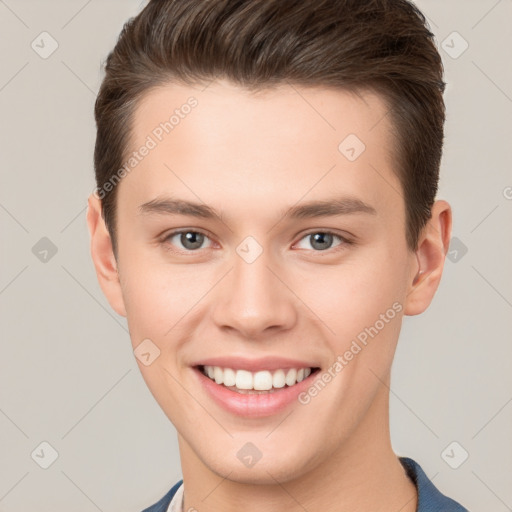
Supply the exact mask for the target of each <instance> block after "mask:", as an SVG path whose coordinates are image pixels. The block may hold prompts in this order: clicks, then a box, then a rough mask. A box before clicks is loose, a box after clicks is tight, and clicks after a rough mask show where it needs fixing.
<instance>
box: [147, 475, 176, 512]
mask: <svg viewBox="0 0 512 512" xmlns="http://www.w3.org/2000/svg"><path fill="white" fill-rule="evenodd" d="M182 483H183V480H180V481H179V482H178V483H177V484H175V485H173V486H172V487H171V489H170V490H169V492H168V493H167V494H166V495H165V496H163V497H162V499H160V500H159V501H157V502H156V503H155V504H154V505H151V506H150V507H148V508H145V509H144V510H143V511H142V512H167V509H168V508H169V504H170V503H171V500H172V498H173V497H174V495H175V494H176V491H177V490H178V489H179V487H180V485H181V484H182Z"/></svg>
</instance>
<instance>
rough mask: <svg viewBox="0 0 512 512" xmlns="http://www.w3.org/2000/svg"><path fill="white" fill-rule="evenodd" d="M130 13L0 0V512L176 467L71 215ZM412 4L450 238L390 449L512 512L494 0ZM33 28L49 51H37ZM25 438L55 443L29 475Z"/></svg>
mask: <svg viewBox="0 0 512 512" xmlns="http://www.w3.org/2000/svg"><path fill="white" fill-rule="evenodd" d="M140 5H141V3H140V1H135V0H133V1H126V0H125V1H120V0H118V1H100V0H92V1H91V0H90V1H84V0H72V1H69V0H68V1H63V0H62V1H60V2H59V1H37V2H36V1H22V0H6V1H0V33H1V34H2V36H1V37H2V44H1V52H2V54H1V63H2V66H1V70H0V105H1V119H2V123H1V137H0V140H1V143H2V151H1V168H2V173H1V176H2V186H1V188H0V224H1V233H2V243H1V246H0V247H1V249H0V251H1V253H0V257H1V265H0V307H1V356H0V510H1V511H5V512H14V511H28V510H34V511H54V512H55V511H65V510H66V511H67V510H73V511H75V512H80V511H84V512H94V511H95V510H101V511H105V512H107V511H128V510H130V511H140V510H141V509H142V508H144V507H145V506H148V505H149V504H151V503H153V502H154V501H156V500H157V499H159V498H160V497H161V496H162V495H163V494H164V493H165V492H166V491H167V490H168V489H169V487H170V486H171V485H172V484H173V483H174V482H175V481H177V480H178V479H179V477H180V467H179V458H178V451H177V443H176V436H175V431H174V427H173V426H172V425H171V424H170V423H169V421H168V420H167V418H166V417H165V416H164V414H163V412H162V411H161V410H160V408H159V407H158V405H157V404H156V402H155V401H154V399H153V397H152V395H151V394H150V392H149V391H148V390H147V389H146V386H145V383H144V381H143V380H142V377H141V376H140V373H139V370H138V367H137V364H136V360H135V358H134V356H133V353H132V351H131V345H130V341H129V337H128V332H127V328H126V322H125V320H124V318H122V317H118V316H117V315H116V314H115V313H114V312H113V311H111V309H110V307H109V305H108V303H107V301H106V300H105V298H104V297H103V295H102V293H101V290H100V288H99V285H98V283H97V281H96V276H95V273H94V268H93V265H92V262H91V260H90V256H89V235H88V232H87V228H86V222H85V212H86V199H87V196H88V194H89V193H90V192H91V191H92V189H93V187H94V181H93V169H92V154H93V146H94V137H95V127H94V120H93V103H94V99H95V94H96V91H97V90H98V87H99V84H100V80H101V76H102V75H101V69H100V66H101V63H102V61H103V59H104V58H105V57H106V55H107V52H108V51H109V50H110V49H111V48H112V47H113V45H114V43H115V41H116V39H117V36H118V34H119V31H120V30H121V27H122V24H123V22H124V21H126V20H127V18H128V17H130V16H133V15H135V14H136V13H137V12H138V11H139V8H140ZM418 5H419V6H420V8H422V10H423V11H424V13H425V14H426V15H427V16H428V18H429V20H430V23H431V27H432V29H433V31H434V33H435V34H436V37H437V39H438V44H439V47H440V52H441V54H442V57H443V60H444V63H445V70H446V81H447V82H448V88H447V92H446V102H447V108H448V119H447V125H446V145H445V154H444V160H443V166H442V179H441V188H440V194H439V197H440V198H444V199H447V200H449V201H450V203H451V204H452V206H453V210H454V216H455V219H454V229H453V236H454V237H455V239H454V240H452V246H451V248H450V254H449V257H450V260H447V262H446V268H445V273H444V276H443V280H442V283H441V286H440V288H439V291H438V293H437V296H436V297H435V299H434V302H433V304H432V305H431V307H430V308H429V310H428V311H427V312H426V313H425V314H423V315H421V316H418V317H408V318H407V317H406V318H405V320H404V325H403V330H402V335H401V339H400V343H399V348H398V352H397V356H396V360H395V363H394V367H393V379H392V385H391V429H392V440H393V446H394V448H395V451H396V452H397V453H398V454H400V455H407V456H410V457H412V458H414V459H416V460H417V461H419V462H420V464H421V465H422V466H423V468H424V470H425V472H426V473H427V475H428V476H429V477H431V478H433V479H434V483H435V484H436V485H437V486H438V487H439V488H440V489H441V490H442V491H443V492H445V493H447V494H449V495H450V496H452V497H453V498H455V499H457V500H459V501H461V502H462V503H463V504H464V505H465V506H467V507H468V508H469V509H471V511H472V512H477V511H488V510H493V511H495V512H502V511H503V512H504V511H506V510H512V439H511V435H510V433H511V432H512V403H511V402H512V372H511V371H510V366H511V365H510V361H511V358H512V348H511V332H512V325H511V324H512V321H511V320H512V314H511V313H512V286H511V284H512V270H511V266H510V261H511V258H510V255H511V254H512V236H511V225H512V224H511V221H512V188H511V187H512V173H511V170H510V147H511V143H512V130H511V121H510V119H511V114H512V71H511V62H512V50H511V49H512V32H511V30H510V23H511V21H512V1H511V0H500V1H496V0H478V1H477V0H473V1H468V0H448V1H447V0H422V1H419V2H418ZM43 31H46V32H48V33H49V34H50V35H51V37H52V38H53V39H54V40H55V41H56V42H57V44H58V48H57V50H56V51H55V52H54V53H53V54H52V55H50V56H48V57H47V58H42V57H41V55H40V53H41V52H43V50H44V51H48V50H49V49H51V44H52V41H51V39H50V38H49V36H46V35H45V36H40V34H41V32H43ZM454 31H456V32H457V33H458V34H460V36H459V35H457V34H453V32H454ZM42 38H45V39H44V43H41V39H42ZM33 41H35V43H34V44H39V47H37V46H36V48H37V50H38V52H39V53H38V52H36V51H35V50H34V49H33V48H32V47H31V44H32V42H33ZM443 41H444V43H443ZM464 41H467V43H468V45H469V46H468V48H467V49H466V50H465V51H464V52H463V53H461V52H462V50H463V49H464V48H465V43H464ZM43 45H44V48H43ZM43 237H47V238H48V239H49V240H51V242H52V244H53V245H54V246H55V248H56V249H57V252H56V254H53V253H52V248H53V245H51V244H49V242H48V241H47V240H43V241H40V240H41V239H42V238H43ZM34 247H35V249H34ZM44 250H48V251H49V252H48V253H45V252H44ZM53 251H55V249H53ZM466 251H467V252H466ZM507 370H508V371H507ZM43 441H46V442H47V443H49V444H50V445H51V446H52V447H53V449H55V450H56V452H57V453H58V457H57V459H56V460H55V461H54V462H53V464H51V465H50V466H49V467H48V468H47V469H43V468H42V467H40V464H44V463H45V462H46V463H49V462H51V459H50V458H49V457H50V449H49V448H48V447H46V446H45V445H43V446H42V447H41V446H40V444H41V443H42V442H43ZM453 442H456V443H457V444H455V445H453V444H452V443H453ZM41 449H42V450H43V451H42V452H41ZM465 452H467V453H468V454H469V457H468V458H467V460H465V461H464V462H463V463H462V464H461V462H462V461H463V459H464V456H465ZM38 454H39V455H38ZM43 454H44V455H43ZM450 465H451V466H459V467H458V468H457V469H453V468H452V467H451V466H450ZM397 512H398V511H397Z"/></svg>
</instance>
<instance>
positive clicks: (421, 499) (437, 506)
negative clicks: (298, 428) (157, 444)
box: [142, 457, 468, 512]
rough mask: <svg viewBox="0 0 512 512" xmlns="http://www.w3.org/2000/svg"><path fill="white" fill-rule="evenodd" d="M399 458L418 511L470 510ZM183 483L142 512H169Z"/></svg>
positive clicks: (412, 464)
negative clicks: (412, 488) (414, 486)
mask: <svg viewBox="0 0 512 512" xmlns="http://www.w3.org/2000/svg"><path fill="white" fill-rule="evenodd" d="M399 460H400V462H401V463H402V466H403V467H404V468H405V470H406V472H407V475H408V476H409V478H410V479H411V480H412V481H413V482H414V484H415V485H416V490H417V492H418V508H417V509H416V512H468V510H467V509H466V508H464V507H463V506H462V505H460V504H459V503H457V502H456V501H454V500H452V499H451V498H448V497H446V496H445V495H444V494H441V493H440V492H439V491H438V490H437V488H436V487H435V486H434V484H433V483H432V482H431V481H430V480H429V479H428V477H427V475H426V474H425V473H424V471H423V470H422V469H421V466H420V465H419V464H418V463H417V462H415V461H414V460H412V459H409V458H408V457H399ZM182 483H183V480H180V481H179V482H178V483H177V484H176V485H174V486H173V487H172V488H171V489H170V490H169V492H168V493H167V494H166V495H165V496H164V497H163V498H162V499H161V500H160V501H158V502H157V503H155V504H154V505H151V507H148V508H146V509H144V510H143V511H142V512H167V508H168V507H169V503H170V502H171V500H172V498H173V496H174V495H175V494H176V491H177V490H178V488H179V487H180V485H181V484H182Z"/></svg>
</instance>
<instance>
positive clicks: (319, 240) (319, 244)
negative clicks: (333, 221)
mask: <svg viewBox="0 0 512 512" xmlns="http://www.w3.org/2000/svg"><path fill="white" fill-rule="evenodd" d="M335 238H337V239H338V240H340V243H338V244H337V245H335V246H334V247H339V246H340V245H349V244H351V243H352V242H351V241H350V240H348V239H347V238H344V237H342V236H341V235H337V234H336V233H333V232H332V231H313V232H312V233H309V234H307V235H306V236H305V237H303V238H301V241H302V240H307V241H309V243H310V244H311V247H313V249H314V250H315V251H316V252H318V251H326V250H328V249H331V248H333V245H332V243H333V240H334V239H335ZM299 243H300V242H299ZM299 248H300V249H309V247H299Z"/></svg>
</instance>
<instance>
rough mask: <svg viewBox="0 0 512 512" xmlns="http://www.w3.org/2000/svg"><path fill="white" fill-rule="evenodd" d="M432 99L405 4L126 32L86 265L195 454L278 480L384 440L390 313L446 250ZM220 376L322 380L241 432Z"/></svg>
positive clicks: (428, 72)
mask: <svg viewBox="0 0 512 512" xmlns="http://www.w3.org/2000/svg"><path fill="white" fill-rule="evenodd" d="M443 89H444V83H443V80H442V64H441V59H440V56H439V54H438V52H437V50H436V47H435V44H434V42H433V35H432V34H431V32H430V31H429V29H428V28H427V26H426V24H425V19H424V17H423V16H422V14H421V13H420V12H419V11H418V10H417V9H416V8H415V7H414V6H413V5H412V4H410V3H409V2H408V1H406V0H371V1H368V2H360V1H359V0H319V1H317V2H314V3H313V2H306V1H298V0H295V1H283V0H265V1H259V0H257V1H254V0H251V1H248V0H247V1H243V0H240V1H232V2H226V1H225V0H211V1H205V0H180V1H177V0H169V1H158V2H157V1H150V2H149V4H148V5H147V6H146V7H145V8H144V9H143V11H142V12H141V13H140V14H139V15H138V16H137V17H135V18H133V19H131V20H129V21H128V22H127V23H126V24H125V26H124V28H123V31H122V33H121V35H120V37H119V40H118V42H117V44H116V46H115V48H114V50H113V51H112V52H111V53H110V54H109V56H108V59H107V62H106V75H105V78H104V80H103V83H102V85H101V88H100V91H99V94H98V98H97V101H96V107H95V116H96V122H97V139H96V147H95V154H94V163H95V171H96V180H97V190H96V192H95V193H94V194H92V195H91V197H90V203H89V204H90V208H89V213H88V222H89V229H90V231H91V237H92V244H91V247H92V255H93V259H94V262H95V266H96V269H97V273H98V278H99V281H100V284H101V286H102V289H103V291H104V293H105V295H106V296H107V298H108V300H109V302H110V304H111V305H112V307H113V308H114V309H115V310H116V311H117V312H118V313H119V314H121V315H125V316H126V317H127V319H128V325H129V328H130V336H131V340H132V345H133V348H134V349H135V350H136V353H137V348H138V347H139V346H141V347H144V350H146V351H147V350H149V349H148V347H150V350H149V352H150V353H151V354H152V356H150V358H149V359H151V363H150V364H147V365H146V364H145V363H147V362H148V361H145V363H143V362H142V361H140V360H138V361H139V366H140V369H141V372H142V374H143V377H144V379H145V380H146V382H147V384H148V386H149V388H150V390H151V392H152V393H153V395H154V397H155V399H156V400H157V401H158V403H159V404H160V405H161V407H162V409H163V410H164V412H165V413H166V414H167V415H168V417H169V418H170V419H171V421H172V422H173V423H174V425H175V426H176V428H177V430H178V433H179V435H180V443H181V444H180V448H181V449H182V450H183V452H186V453H188V457H189V458H195V459H196V460H197V461H201V463H202V464H204V466H205V467H208V468H209V469H211V470H212V471H214V472H218V473H219V474H223V475H225V474H227V473H228V472H229V471H232V475H231V476H232V478H233V479H239V480H240V481H259V482H262V483H263V482H265V481H267V479H268V478H269V477H268V475H269V473H271V474H272V475H273V476H274V477H276V478H278V479H280V481H282V480H283V479H284V480H286V479H288V478H292V477H293V475H294V474H295V475H299V474H301V473H305V472H307V470H308V468H311V467H314V466H318V465H320V464H321V463H322V461H325V460H326V459H327V458H328V457H329V455H330V454H332V453H334V452H336V451H339V450H343V449H346V450H350V449H352V448H353V446H355V445H357V443H355V444H354V442H352V441H353V440H354V439H355V436H356V433H357V436H361V435H363V434H364V433H365V434H366V435H370V436H371V433H372V428H375V426H376V425H377V424H379V422H380V425H381V426H382V428H386V427H385V424H386V422H387V416H385V413H384V410H385V409H386V403H387V402H386V389H387V388H386V387H385V385H383V382H386V381H387V379H388V378H389V372H390V368H391V363H392V359H393V355H394V351H395V347H396V343H397V340H398V336H399V332H400V326H401V321H402V317H403V315H415V314H418V313H421V312H422V311H424V310H425V309H426V308H427V307H428V305H429V304H430V301H431V300H432V298H433V295H434V293H435V290H436V289H437V286H438V283H439V280H440V278H441V273H442V268H443V262H444V254H445V251H446V247H447V244H448V240H449V236H450V230H451V214H450V208H449V205H448V204H447V203H445V202H443V201H437V202H436V201H435V198H436V194H437V185H438V176H439V165H440V159H441V153H442V144H443V124H444V103H443V97H442V93H443ZM144 148H145V149H144ZM170 200H172V201H170ZM191 202H193V203H196V204H195V205H191V204H189V203H191ZM335 210H336V211H335ZM177 230H181V231H185V233H181V234H180V233H176V231H177ZM187 232H188V234H186V233H187ZM189 235H191V236H189ZM318 235H320V236H319V237H318ZM144 340H149V341H144ZM142 342H144V343H145V344H144V345H141V343H142ZM349 352H350V353H351V354H352V355H351V356H350V354H349ZM344 355H346V357H344ZM155 356H157V357H155ZM340 358H341V359H340ZM212 362H214V363H217V364H215V365H214V366H221V367H227V366H228V365H232V366H236V365H237V364H238V365H239V366H240V368H242V369H243V368H244V367H245V366H244V365H246V364H249V365H250V364H251V363H254V362H256V363H257V364H259V365H260V368H255V370H256V369H260V370H262V371H263V370H266V369H270V370H276V365H277V367H279V365H281V367H283V369H284V370H287V369H289V368H292V367H293V366H294V365H295V366H298V365H299V363H300V364H302V365H303V366H304V367H308V368H312V369H313V373H312V374H311V375H310V377H308V378H309V381H308V384H307V386H304V385H303V388H304V389H302V394H301V396H300V397H299V398H298V399H297V400H295V401H294V402H293V403H291V404H288V405H287V406H286V407H284V408H281V409H278V410H275V411H270V410H269V411H267V412H262V411H260V412H259V413H258V414H252V415H248V414H243V413H240V411H239V413H235V412H234V411H233V410H226V408H225V407H222V406H221V405H219V403H218V402H217V401H216V400H215V399H213V398H212V395H211V394H210V392H209V391H208V390H207V389H205V388H204V378H205V377H204V375H202V373H201V372H202V371H203V370H205V369H204V366H205V365H206V366H209V364H208V363H212ZM336 362H338V365H336ZM340 365H341V366H340ZM210 366H211V364H210ZM267 367H268V368H267ZM235 369H236V368H235ZM327 374H330V375H331V378H328V377H323V376H325V375H327ZM304 382H305V381H304ZM321 382H323V383H324V385H323V386H321V385H320V383H321ZM315 383H316V387H315ZM292 387H293V386H292ZM313 387H315V389H316V391H314V390H313ZM214 393H215V391H214ZM290 411H292V414H291V415H290V419H289V420H287V421H283V420H284V418H285V416H286V415H288V414H290ZM277 425H279V427H277ZM271 431H272V435H269V432H271ZM247 442H251V443H252V445H254V446H256V447H257V448H258V450H259V451H260V452H261V454H262V459H261V462H259V463H258V465H257V466H255V467H251V468H248V467H246V466H244V465H243V464H241V463H240V457H237V453H238V451H239V450H240V448H241V447H243V446H244V445H245V443H247ZM284 443H285V444H287V445H288V447H289V449H288V450H286V451H283V449H282V446H283V444H284ZM226 453H228V454H231V455H232V457H231V458H229V457H228V458H226V457H225V454H226Z"/></svg>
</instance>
